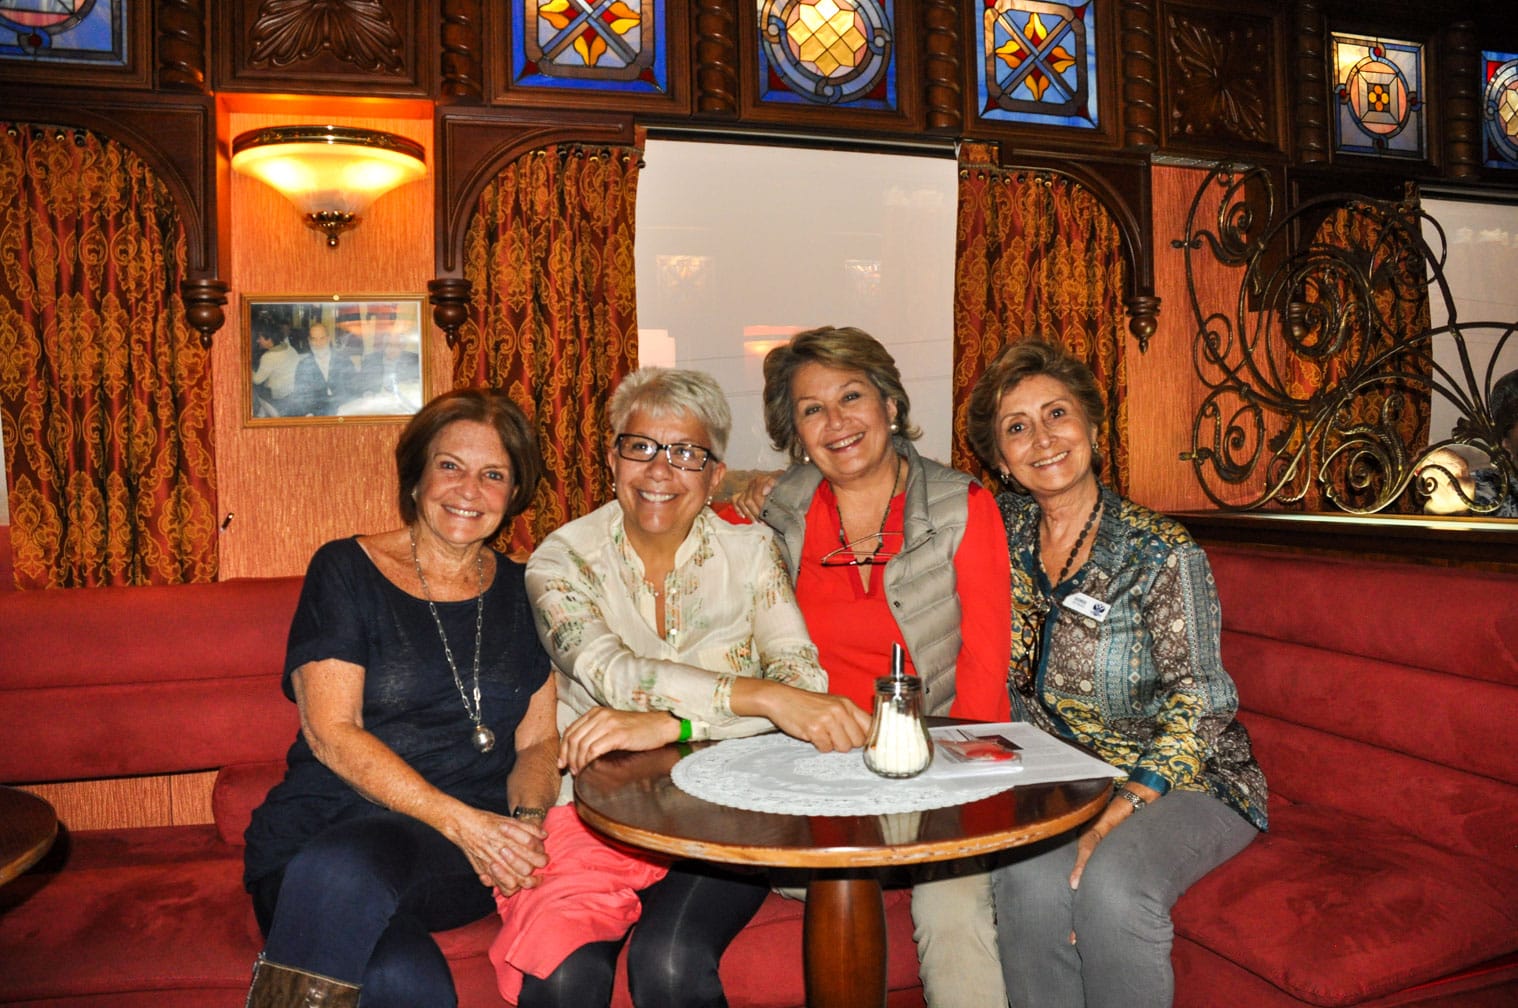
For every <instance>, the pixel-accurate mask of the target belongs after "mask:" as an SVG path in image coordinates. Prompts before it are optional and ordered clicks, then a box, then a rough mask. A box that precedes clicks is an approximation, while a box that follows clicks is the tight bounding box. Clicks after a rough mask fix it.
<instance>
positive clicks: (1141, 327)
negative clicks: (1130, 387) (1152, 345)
mask: <svg viewBox="0 0 1518 1008" xmlns="http://www.w3.org/2000/svg"><path fill="white" fill-rule="evenodd" d="M997 163H998V165H999V167H1001V168H1003V169H1005V170H1012V171H1016V170H1018V169H1030V170H1033V171H1042V172H1052V173H1054V174H1057V175H1065V176H1067V177H1069V178H1072V179H1074V180H1075V181H1076V182H1079V183H1080V184H1081V185H1083V186H1085V187H1086V188H1087V189H1089V190H1091V192H1092V194H1093V195H1095V196H1096V198H1097V200H1098V201H1099V202H1100V203H1101V204H1102V206H1103V207H1105V208H1106V210H1107V212H1108V213H1109V214H1111V215H1112V219H1113V221H1114V222H1115V223H1116V224H1117V228H1118V235H1119V238H1120V242H1121V245H1122V252H1123V260H1124V262H1125V263H1126V264H1127V267H1128V286H1127V291H1126V292H1125V297H1124V298H1123V305H1124V307H1125V308H1127V310H1128V331H1129V332H1130V333H1131V334H1132V335H1133V337H1134V339H1136V340H1137V341H1138V344H1139V350H1140V352H1143V351H1144V350H1147V349H1148V346H1149V338H1150V337H1151V336H1153V335H1154V332H1155V330H1156V329H1157V328H1158V326H1159V313H1160V299H1159V298H1158V297H1156V296H1155V294H1154V220H1153V216H1154V213H1153V203H1152V196H1151V191H1150V171H1149V161H1148V159H1147V158H1120V157H1089V158H1088V157H1082V156H1079V155H1072V154H1069V153H1031V152H1027V151H1022V150H1019V151H1017V152H1016V153H1015V154H1011V155H1008V154H1006V153H1005V152H1002V151H1000V150H999V151H998V154H997Z"/></svg>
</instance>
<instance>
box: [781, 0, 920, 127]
mask: <svg viewBox="0 0 1518 1008" xmlns="http://www.w3.org/2000/svg"><path fill="white" fill-rule="evenodd" d="M759 23H760V25H762V26H763V35H764V40H763V44H764V50H765V55H766V56H767V57H768V59H769V63H770V66H771V68H772V69H773V70H774V73H775V75H776V76H777V77H778V78H779V79H780V82H781V83H783V84H784V85H785V87H787V88H789V89H790V90H791V91H792V92H793V93H795V94H796V95H797V96H798V97H801V98H804V99H806V100H807V101H810V102H815V103H817V104H819V105H839V104H845V103H848V102H851V101H855V100H857V99H860V98H865V97H868V96H870V95H871V93H872V92H873V91H874V90H875V88H876V87H877V86H878V85H879V84H880V81H881V78H882V77H883V76H884V75H885V73H886V69H887V67H888V66H889V65H890V62H891V41H892V40H891V24H890V20H889V19H888V18H887V17H886V12H885V9H884V7H883V6H882V5H881V4H880V3H879V2H878V0H764V2H763V3H762V4H761V5H760V8H759Z"/></svg>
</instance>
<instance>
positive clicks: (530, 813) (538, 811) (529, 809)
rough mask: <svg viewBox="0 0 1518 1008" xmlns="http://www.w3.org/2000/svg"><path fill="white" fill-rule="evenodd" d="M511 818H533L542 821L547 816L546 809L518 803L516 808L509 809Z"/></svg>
mask: <svg viewBox="0 0 1518 1008" xmlns="http://www.w3.org/2000/svg"><path fill="white" fill-rule="evenodd" d="M511 818H513V819H535V820H537V821H538V822H542V821H543V820H544V819H546V818H548V810H547V809H546V808H541V807H539V806H537V805H518V806H517V807H516V808H514V809H512V810H511Z"/></svg>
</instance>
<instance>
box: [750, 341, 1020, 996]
mask: <svg viewBox="0 0 1518 1008" xmlns="http://www.w3.org/2000/svg"><path fill="white" fill-rule="evenodd" d="M910 408H911V406H910V402H909V401H908V398H907V392H906V389H905V388H904V387H903V386H902V382H901V373H900V371H898V369H897V367H896V362H895V360H894V359H893V358H892V357H891V355H890V353H889V351H887V350H886V348H885V347H884V346H882V345H881V344H880V343H879V342H878V341H877V340H876V339H875V338H874V337H872V336H870V335H869V334H868V333H865V332H863V331H861V330H859V329H854V328H832V327H826V328H820V329H811V330H808V331H806V332H802V333H798V334H797V335H796V336H794V337H792V339H791V341H790V342H789V343H787V344H784V345H783V346H779V347H776V348H775V349H773V350H771V351H770V352H769V354H768V355H766V357H765V359H764V417H765V427H766V429H767V430H768V432H769V435H770V440H771V441H772V442H773V443H774V446H775V449H776V450H777V451H782V452H785V453H787V454H788V455H789V456H790V457H791V460H792V462H793V463H794V464H793V465H792V466H791V467H790V468H789V469H788V470H786V472H785V473H783V474H782V475H781V476H780V478H779V481H778V482H777V483H775V484H774V486H773V489H772V490H770V491H769V493H768V497H767V499H766V498H764V497H762V491H763V490H764V489H766V486H765V485H764V484H763V483H760V485H759V486H758V487H756V489H755V492H753V493H750V494H748V495H747V496H745V497H744V498H742V499H740V500H739V501H738V502H737V504H738V508H739V510H740V511H745V512H746V513H748V514H749V516H750V517H759V518H760V519H762V520H763V521H764V522H766V523H768V524H769V525H770V526H772V527H773V528H774V529H775V532H776V539H777V542H778V543H779V544H780V551H781V554H782V555H783V556H784V557H785V562H786V567H787V570H788V571H789V572H790V575H791V577H792V579H793V580H794V582H795V585H796V599H797V601H798V602H799V603H800V606H801V612H802V614H803V615H804V616H805V617H806V624H807V629H808V630H809V631H810V632H811V635H812V640H814V641H815V642H816V643H817V650H818V652H819V653H820V655H821V658H822V666H823V668H825V669H827V670H828V688H829V689H830V690H832V691H833V692H834V693H838V694H840V695H842V696H845V697H848V698H849V699H850V701H852V702H853V703H856V704H858V705H859V706H860V708H861V709H863V710H869V709H870V708H871V706H872V704H873V702H874V692H875V680H876V679H877V678H879V677H880V676H883V675H888V674H889V673H890V670H891V651H892V645H893V644H900V645H902V647H903V649H904V650H905V652H906V656H907V668H906V671H907V673H908V674H912V675H917V676H920V677H921V678H922V682H923V689H924V693H925V706H926V710H927V713H929V714H950V715H954V716H956V717H964V718H970V719H972V720H976V721H1005V720H1007V718H1008V714H1009V710H1010V706H1009V700H1008V697H1007V688H1006V678H1007V655H1008V646H1009V645H1008V633H1009V621H1010V617H1009V614H1008V610H1007V604H1006V599H1007V590H1008V568H1007V549H1006V542H1005V538H1004V536H1003V532H1002V527H1001V516H1000V514H999V513H998V511H997V509H996V501H995V499H994V498H993V496H992V495H991V493H990V492H988V491H987V490H985V489H984V488H983V487H981V486H980V485H979V484H978V483H976V482H975V480H974V479H973V478H971V477H970V476H967V475H965V474H964V473H962V472H957V471H955V470H953V469H949V468H946V467H944V466H942V465H939V464H938V463H936V462H933V461H931V460H929V459H925V458H923V457H921V456H920V455H918V453H917V450H916V449H915V448H914V447H913V446H912V442H913V440H915V439H916V438H918V437H919V436H920V433H921V432H920V431H919V430H918V429H917V428H916V427H915V426H913V424H912V420H911V417H910V415H909V411H910ZM762 479H763V478H762V477H761V480H762ZM761 502H762V503H761ZM756 512H757V514H756ZM983 867H984V866H983V865H981V864H980V863H979V862H978V861H967V862H949V863H948V864H946V865H944V866H935V868H934V869H924V870H921V871H920V873H919V875H918V876H917V878H918V879H919V881H918V882H917V884H916V885H915V886H914V887H913V893H912V917H913V921H914V924H915V927H916V933H915V937H916V939H917V954H918V959H919V965H920V973H921V976H922V980H923V988H924V992H925V994H926V997H927V1001H928V1003H929V1005H931V1006H933V1008H944V1006H950V1008H960V1006H963V1008H982V1006H996V1008H1000V1006H1001V1005H1003V1003H1004V999H1003V998H1002V996H1001V987H1002V976H1001V966H1000V961H999V959H998V957H997V950H996V929H995V925H994V923H993V919H992V911H991V892H990V880H989V876H988V875H987V874H986V873H985V871H984V870H983Z"/></svg>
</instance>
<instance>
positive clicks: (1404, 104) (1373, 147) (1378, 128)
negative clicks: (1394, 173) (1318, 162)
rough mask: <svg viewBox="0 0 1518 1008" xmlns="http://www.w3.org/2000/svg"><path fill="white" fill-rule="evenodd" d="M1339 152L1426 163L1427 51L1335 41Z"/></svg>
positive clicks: (1399, 45)
mask: <svg viewBox="0 0 1518 1008" xmlns="http://www.w3.org/2000/svg"><path fill="white" fill-rule="evenodd" d="M1333 48H1334V67H1335V68H1336V69H1335V81H1334V86H1335V95H1336V97H1337V99H1338V116H1337V117H1336V118H1335V120H1334V124H1335V127H1336V130H1337V147H1336V149H1337V150H1340V151H1343V152H1345V153H1348V154H1373V155H1377V156H1380V157H1398V158H1423V157H1425V156H1426V154H1425V148H1424V137H1423V123H1424V108H1423V93H1424V92H1423V47H1422V46H1421V45H1418V44H1417V43H1415V42H1394V41H1391V40H1388V39H1366V38H1355V37H1351V36H1347V35H1334V36H1333Z"/></svg>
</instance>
